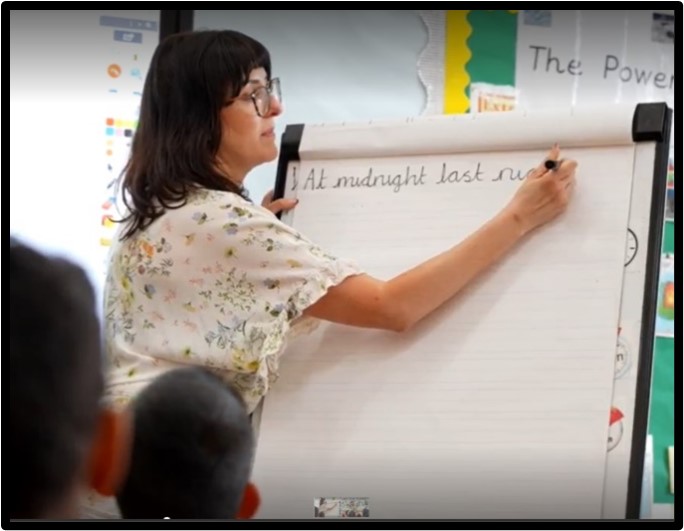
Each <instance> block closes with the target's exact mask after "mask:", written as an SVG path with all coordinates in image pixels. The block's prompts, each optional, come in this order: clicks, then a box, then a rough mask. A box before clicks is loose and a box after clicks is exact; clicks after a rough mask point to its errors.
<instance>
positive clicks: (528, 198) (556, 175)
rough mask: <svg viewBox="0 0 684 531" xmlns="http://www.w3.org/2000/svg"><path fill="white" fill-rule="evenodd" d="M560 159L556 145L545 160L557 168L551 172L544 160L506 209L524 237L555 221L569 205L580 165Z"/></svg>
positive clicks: (532, 172) (527, 178)
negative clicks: (576, 172) (550, 161)
mask: <svg viewBox="0 0 684 531" xmlns="http://www.w3.org/2000/svg"><path fill="white" fill-rule="evenodd" d="M559 156H560V148H559V147H558V145H555V146H554V147H553V148H552V149H551V151H550V152H549V155H548V157H547V158H546V159H545V161H546V160H555V161H557V167H556V168H555V169H551V170H549V169H547V168H546V166H545V165H544V162H545V161H543V162H542V163H541V164H540V165H539V166H537V167H536V168H535V169H534V170H532V171H531V172H530V174H529V175H528V176H527V177H526V178H525V181H524V182H523V184H522V185H521V186H520V188H518V190H517V192H516V193H515V195H514V196H513V199H511V201H510V203H509V204H508V205H507V206H506V207H505V208H504V212H507V213H510V214H512V215H513V218H514V219H515V220H516V221H517V222H518V225H519V227H520V231H521V234H523V235H524V234H527V233H528V232H530V231H532V230H534V229H535V228H537V227H539V226H541V225H543V224H545V223H547V222H549V221H551V220H552V219H554V218H556V217H557V216H558V215H559V214H561V213H562V212H563V211H564V210H565V209H566V207H567V206H568V203H569V202H570V199H571V196H572V191H573V189H574V187H575V169H576V168H577V162H576V161H574V160H563V159H559Z"/></svg>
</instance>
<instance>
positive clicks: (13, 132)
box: [3, 10, 159, 292]
mask: <svg viewBox="0 0 684 531" xmlns="http://www.w3.org/2000/svg"><path fill="white" fill-rule="evenodd" d="M7 14H8V15H9V17H10V19H9V21H10V23H9V31H10V44H11V46H9V47H8V50H9V61H10V62H9V65H10V68H9V71H10V75H9V80H10V81H9V85H10V109H9V111H10V115H9V116H10V128H9V133H10V134H9V138H10V150H9V155H10V156H9V167H10V168H9V175H8V176H7V175H6V178H7V177H8V178H9V182H10V232H11V233H12V234H13V235H16V236H18V237H20V238H21V239H22V240H24V241H26V242H28V243H31V244H33V245H36V246H37V247H39V248H40V249H42V250H45V251H48V252H53V253H56V254H60V255H64V256H67V257H69V258H71V259H73V260H75V261H76V262H78V263H79V264H81V265H82V266H83V267H84V268H85V269H86V270H87V272H88V273H89V275H90V278H91V281H92V282H93V283H94V284H95V286H96V288H97V289H98V292H99V290H100V288H101V286H102V284H103V280H104V263H105V259H106V255H107V251H108V248H107V246H106V245H103V243H106V240H107V239H108V238H109V237H111V234H112V232H113V228H112V227H105V226H103V224H102V216H103V215H105V214H113V213H114V211H113V210H112V209H111V208H109V209H107V208H104V204H105V202H106V200H107V198H108V196H109V195H110V194H109V192H108V190H107V185H108V184H109V183H110V182H111V181H112V180H113V178H115V177H116V175H118V172H119V171H120V169H121V168H122V166H123V163H124V162H125V159H126V156H127V153H128V151H127V144H128V142H129V139H126V138H125V137H124V136H123V135H122V136H113V137H110V136H108V135H107V133H106V119H107V118H108V117H112V118H118V119H123V120H127V121H128V120H132V119H135V118H136V117H137V111H138V104H139V95H136V94H135V92H139V91H141V90H142V83H143V78H144V76H145V74H146V71H147V66H148V65H149V62H150V59H151V56H152V52H153V50H154V47H155V46H156V44H157V42H158V41H159V33H158V29H157V26H158V21H159V12H158V11H156V10H149V11H36V10H33V11H14V10H13V11H9V12H7ZM103 15H104V16H110V17H120V18H128V19H134V20H136V21H145V22H149V23H150V24H151V25H150V26H149V27H147V28H144V29H140V28H134V29H130V28H129V29H125V28H123V27H113V26H106V25H104V26H103V25H101V24H100V22H101V20H100V17H101V16H103ZM3 22H5V21H3ZM115 31H125V32H127V33H129V34H132V33H133V34H135V40H139V41H141V42H124V41H117V40H115V38H114V35H115V33H114V32H115ZM113 64H115V65H118V66H119V67H120V68H121V73H120V75H119V76H118V77H116V78H114V77H112V76H110V75H108V67H109V65H113ZM114 91H116V92H114ZM119 129H121V128H119ZM122 133H123V130H122ZM109 141H111V144H108V142H109ZM107 150H110V151H111V154H109V155H108V154H107Z"/></svg>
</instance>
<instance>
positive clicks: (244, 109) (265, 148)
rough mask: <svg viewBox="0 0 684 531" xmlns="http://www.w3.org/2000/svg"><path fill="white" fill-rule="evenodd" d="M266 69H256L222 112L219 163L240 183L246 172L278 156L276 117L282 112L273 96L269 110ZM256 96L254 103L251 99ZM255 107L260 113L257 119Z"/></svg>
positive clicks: (280, 105) (279, 103)
mask: <svg viewBox="0 0 684 531" xmlns="http://www.w3.org/2000/svg"><path fill="white" fill-rule="evenodd" d="M268 83H269V80H268V78H267V76H266V70H264V69H263V68H255V69H254V70H252V72H251V73H250V76H249V80H248V82H247V84H246V85H245V86H244V87H242V90H241V91H240V94H238V96H237V97H236V98H235V99H234V100H232V103H231V104H230V105H228V106H225V107H224V108H223V109H222V110H221V145H220V147H219V152H218V164H219V166H220V167H222V168H223V169H225V170H226V171H227V172H228V175H229V176H230V178H231V179H233V180H235V181H237V182H239V183H241V182H242V181H243V179H244V178H245V176H246V175H247V173H248V172H249V171H251V170H252V169H253V168H254V167H256V166H258V165H259V164H263V163H264V162H270V161H272V160H274V159H275V158H276V157H277V156H278V146H277V145H276V136H275V118H276V116H278V115H279V114H280V113H281V112H282V110H283V109H282V104H281V102H280V100H279V99H278V98H277V97H275V96H272V97H271V98H270V108H268V109H266V108H267V107H268V105H267V103H268V101H269V96H268V91H267V90H265V88H266V87H267V86H268ZM252 95H255V96H256V99H257V104H256V105H255V101H254V98H252ZM257 105H258V106H259V108H260V111H261V112H262V116H259V113H258V112H257Z"/></svg>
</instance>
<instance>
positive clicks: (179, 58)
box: [121, 30, 271, 238]
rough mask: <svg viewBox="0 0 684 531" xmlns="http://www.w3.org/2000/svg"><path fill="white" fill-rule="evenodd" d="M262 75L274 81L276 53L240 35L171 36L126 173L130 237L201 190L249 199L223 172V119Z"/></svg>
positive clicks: (159, 54)
mask: <svg viewBox="0 0 684 531" xmlns="http://www.w3.org/2000/svg"><path fill="white" fill-rule="evenodd" d="M255 68H264V69H265V70H266V74H267V75H268V77H269V79H270V77H271V59H270V56H269V53H268V50H266V48H265V47H264V46H263V45H262V44H261V43H259V42H257V41H256V40H254V39H252V38H251V37H248V36H247V35H244V34H242V33H239V32H237V31H230V30H223V31H197V32H187V33H179V34H175V35H171V36H170V37H167V38H166V39H164V41H162V42H161V43H160V44H159V45H158V46H157V49H156V50H155V52H154V55H153V56H152V61H151V63H150V69H149V72H148V73H147V77H146V79H145V86H144V89H143V95H142V102H141V105H140V118H139V121H138V128H137V130H136V132H135V135H134V137H133V144H132V146H131V155H130V158H129V160H128V163H127V164H126V167H125V168H124V171H123V201H124V204H125V205H126V208H127V209H128V211H129V212H128V213H127V214H126V216H125V217H124V218H123V220H121V221H123V222H125V223H128V226H127V227H126V230H125V232H124V234H123V238H128V237H130V236H132V235H133V234H134V233H135V232H137V231H138V230H140V229H144V228H145V227H147V226H148V225H150V224H151V223H152V222H153V221H154V220H155V219H157V218H158V217H159V216H161V215H162V214H163V213H164V210H165V209H168V208H178V207H179V206H182V205H183V204H184V202H185V199H186V198H187V195H188V193H189V192H190V191H191V190H192V189H194V188H200V187H201V188H209V189H213V190H223V191H230V192H234V193H237V194H240V195H242V196H245V192H244V191H243V189H242V188H241V187H240V185H238V184H236V183H233V182H231V181H230V179H228V178H227V177H228V176H226V175H224V174H222V173H221V172H220V171H219V170H218V169H217V168H216V167H215V162H216V154H217V152H218V149H219V146H220V142H221V122H220V113H221V108H222V107H223V104H224V103H225V101H227V100H229V99H232V98H234V97H236V96H237V95H238V94H239V93H240V91H241V90H242V87H244V86H245V84H246V83H247V82H248V80H249V74H250V73H251V72H252V70H254V69H255Z"/></svg>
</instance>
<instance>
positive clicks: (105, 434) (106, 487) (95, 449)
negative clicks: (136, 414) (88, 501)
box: [88, 410, 133, 496]
mask: <svg viewBox="0 0 684 531" xmlns="http://www.w3.org/2000/svg"><path fill="white" fill-rule="evenodd" d="M132 447H133V418H132V414H131V413H130V412H128V411H124V412H121V413H116V412H114V411H111V410H104V411H102V413H101V415H100V420H99V423H98V427H97V432H96V434H95V439H94V440H93V446H92V451H91V454H90V460H89V468H88V482H89V484H90V487H91V488H92V489H93V490H95V491H96V492H97V493H98V494H100V495H101V496H114V495H115V494H116V493H117V491H118V489H119V488H120V487H121V485H122V483H123V481H124V480H125V478H126V475H127V474H128V466H129V463H130V458H131V451H132Z"/></svg>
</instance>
